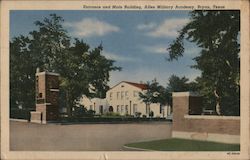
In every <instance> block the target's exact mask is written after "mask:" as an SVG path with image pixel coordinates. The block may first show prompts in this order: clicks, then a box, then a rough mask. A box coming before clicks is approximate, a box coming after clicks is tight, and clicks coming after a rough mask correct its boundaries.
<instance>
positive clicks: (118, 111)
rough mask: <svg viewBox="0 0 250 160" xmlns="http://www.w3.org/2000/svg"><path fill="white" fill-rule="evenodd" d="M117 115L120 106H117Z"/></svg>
mask: <svg viewBox="0 0 250 160" xmlns="http://www.w3.org/2000/svg"><path fill="white" fill-rule="evenodd" d="M116 110H117V113H120V106H119V105H117V109H116Z"/></svg>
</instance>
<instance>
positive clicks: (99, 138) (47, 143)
mask: <svg viewBox="0 0 250 160" xmlns="http://www.w3.org/2000/svg"><path fill="white" fill-rule="evenodd" d="M171 128H172V124H171V123H170V122H144V123H133V124H72V125H60V124H46V125H40V124H32V123H27V122H14V121H11V122H10V150H12V151H119V150H122V147H123V145H124V144H126V143H131V142H138V141H148V140H156V139H165V138H170V137H171Z"/></svg>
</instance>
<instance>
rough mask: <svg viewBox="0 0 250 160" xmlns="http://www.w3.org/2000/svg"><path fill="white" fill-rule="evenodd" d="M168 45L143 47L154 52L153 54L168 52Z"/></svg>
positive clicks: (146, 50)
mask: <svg viewBox="0 0 250 160" xmlns="http://www.w3.org/2000/svg"><path fill="white" fill-rule="evenodd" d="M166 48H167V47H166V45H165V46H164V45H154V46H143V47H142V49H143V50H144V51H145V52H148V53H152V54H166V53H167V50H166Z"/></svg>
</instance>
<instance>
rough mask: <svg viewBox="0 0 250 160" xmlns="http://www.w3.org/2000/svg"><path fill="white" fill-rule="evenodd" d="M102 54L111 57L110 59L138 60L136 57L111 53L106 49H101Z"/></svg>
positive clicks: (121, 60) (122, 60)
mask: <svg viewBox="0 0 250 160" xmlns="http://www.w3.org/2000/svg"><path fill="white" fill-rule="evenodd" d="M103 55H104V56H105V57H106V58H108V59H112V60H115V61H120V62H136V61H139V60H138V59H136V58H133V57H127V56H121V55H118V54H115V53H111V52H106V51H103Z"/></svg>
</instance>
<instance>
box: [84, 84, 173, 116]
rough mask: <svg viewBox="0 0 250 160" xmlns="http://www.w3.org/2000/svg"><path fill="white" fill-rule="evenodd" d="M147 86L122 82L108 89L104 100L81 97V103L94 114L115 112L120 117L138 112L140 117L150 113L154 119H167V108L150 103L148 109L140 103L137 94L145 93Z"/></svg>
mask: <svg viewBox="0 0 250 160" xmlns="http://www.w3.org/2000/svg"><path fill="white" fill-rule="evenodd" d="M146 89H147V86H146V85H145V84H141V83H133V82H127V81H122V82H120V83H118V84H117V85H115V86H113V87H112V88H110V89H109V90H108V91H107V93H106V99H99V98H93V99H89V98H87V97H86V96H83V98H82V99H81V103H82V104H83V105H84V106H85V107H86V108H87V109H91V110H94V111H96V114H102V113H105V112H116V113H119V114H120V115H135V114H136V112H140V113H141V116H143V115H146V116H147V117H148V116H149V113H150V111H153V112H154V117H167V113H168V111H167V109H168V108H169V107H161V106H160V104H159V103H152V104H150V106H149V107H146V104H145V103H144V102H142V100H141V99H140V97H139V93H140V92H141V93H143V92H145V91H146Z"/></svg>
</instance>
